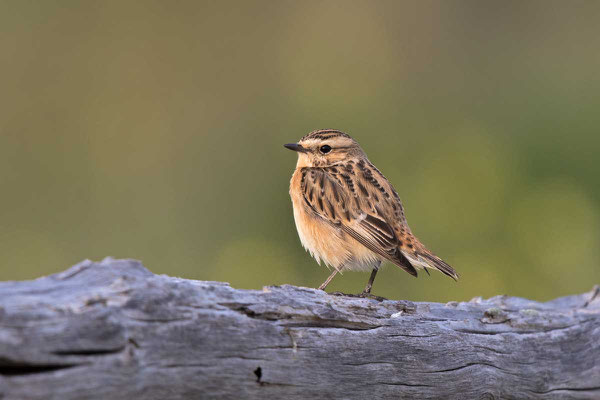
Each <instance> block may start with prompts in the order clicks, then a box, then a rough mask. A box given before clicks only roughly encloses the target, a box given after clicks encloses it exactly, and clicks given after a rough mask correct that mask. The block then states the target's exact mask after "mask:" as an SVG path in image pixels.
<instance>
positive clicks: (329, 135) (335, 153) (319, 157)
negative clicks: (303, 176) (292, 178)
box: [283, 129, 365, 168]
mask: <svg viewBox="0 0 600 400" xmlns="http://www.w3.org/2000/svg"><path fill="white" fill-rule="evenodd" d="M283 146H284V147H286V148H288V149H290V150H294V151H296V152H298V165H297V168H302V167H328V166H332V165H336V164H339V163H341V162H344V161H347V160H353V159H359V158H361V157H365V153H364V152H363V151H362V149H361V148H360V146H359V145H358V143H357V142H356V141H355V140H354V139H352V138H351V137H350V136H348V135H347V134H345V133H344V132H341V131H336V130H333V129H324V130H318V131H313V132H311V133H309V134H308V135H306V136H304V137H303V138H302V139H300V141H299V142H298V143H289V144H284V145H283Z"/></svg>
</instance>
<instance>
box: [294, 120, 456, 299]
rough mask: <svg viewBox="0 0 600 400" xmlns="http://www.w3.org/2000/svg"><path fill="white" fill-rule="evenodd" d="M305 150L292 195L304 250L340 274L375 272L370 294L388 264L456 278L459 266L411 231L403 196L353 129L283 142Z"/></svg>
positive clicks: (412, 271) (300, 151) (319, 132)
mask: <svg viewBox="0 0 600 400" xmlns="http://www.w3.org/2000/svg"><path fill="white" fill-rule="evenodd" d="M284 146H285V147H286V148H288V149H290V150H294V151H296V152H298V163H297V164H296V170H295V171H294V174H293V175H292V180H291V181H290V196H291V197H292V203H293V208H294V220H295V221H296V228H297V229H298V236H300V241H301V242H302V245H303V246H304V248H305V249H307V250H308V251H309V252H310V254H311V255H312V256H313V257H314V258H315V259H316V260H317V262H318V263H319V264H320V263H321V260H323V261H324V262H325V264H326V265H327V266H331V267H333V272H332V273H331V275H330V276H329V277H328V278H327V280H326V281H325V282H323V284H322V285H321V286H319V289H321V290H324V289H325V287H326V286H327V285H328V284H329V282H331V280H332V279H333V277H334V276H335V275H336V274H337V273H338V272H342V271H346V270H359V271H372V272H371V276H370V278H369V281H368V282H367V286H366V287H365V290H364V291H363V293H362V295H365V296H366V295H370V292H371V287H372V286H373V281H374V280H375V275H377V270H378V269H379V266H380V264H381V262H382V261H384V260H388V261H391V262H392V263H394V264H396V265H397V266H399V267H400V268H402V269H403V270H405V271H406V272H408V273H409V274H411V275H413V276H415V277H416V276H417V269H421V268H424V269H425V272H427V273H428V274H429V272H428V271H427V269H428V268H430V269H437V270H438V271H441V272H442V273H444V274H446V275H448V276H449V277H451V278H453V279H454V280H457V279H458V274H457V273H456V271H454V269H453V268H452V267H451V266H450V265H448V264H446V263H445V262H444V261H442V260H441V259H440V258H439V257H437V256H436V255H434V254H433V253H432V252H430V251H429V250H428V249H427V248H426V247H425V246H424V245H423V244H422V243H421V242H419V240H418V239H417V238H416V237H415V236H414V235H413V234H412V232H411V230H410V228H409V227H408V223H407V222H406V217H405V216H404V209H403V207H402V202H401V201H400V197H398V193H396V190H394V188H393V186H392V184H391V183H390V182H388V180H387V179H386V178H385V177H384V176H383V175H382V174H381V172H379V170H378V169H377V168H376V167H375V166H374V165H373V164H371V162H370V161H369V159H368V158H367V155H366V154H365V153H364V151H363V150H362V149H361V148H360V146H359V145H358V143H357V142H356V141H355V140H354V139H352V138H351V137H350V136H348V135H347V134H345V133H343V132H340V131H337V130H332V129H327V130H317V131H314V132H311V133H309V134H308V135H306V136H304V137H303V138H302V139H300V141H299V142H298V143H290V144H285V145H284Z"/></svg>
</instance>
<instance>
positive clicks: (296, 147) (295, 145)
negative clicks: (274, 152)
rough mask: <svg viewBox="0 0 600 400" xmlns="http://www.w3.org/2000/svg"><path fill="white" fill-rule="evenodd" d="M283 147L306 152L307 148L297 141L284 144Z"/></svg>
mask: <svg viewBox="0 0 600 400" xmlns="http://www.w3.org/2000/svg"><path fill="white" fill-rule="evenodd" d="M283 147H285V148H286V149H290V150H294V151H298V152H300V153H306V152H307V151H308V150H307V149H305V148H304V147H302V145H300V144H298V143H288V144H284V145H283Z"/></svg>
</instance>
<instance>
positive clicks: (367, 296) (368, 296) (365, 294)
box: [357, 291, 387, 301]
mask: <svg viewBox="0 0 600 400" xmlns="http://www.w3.org/2000/svg"><path fill="white" fill-rule="evenodd" d="M357 296H358V297H362V298H363V299H373V300H377V301H384V300H387V299H386V298H385V297H381V296H375V295H374V294H371V293H370V292H366V291H363V292H362V293H360V294H358V295H357Z"/></svg>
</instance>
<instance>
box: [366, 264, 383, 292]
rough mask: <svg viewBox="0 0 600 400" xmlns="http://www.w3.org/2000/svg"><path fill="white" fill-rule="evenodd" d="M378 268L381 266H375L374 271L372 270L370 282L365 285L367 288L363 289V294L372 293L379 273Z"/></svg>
mask: <svg viewBox="0 0 600 400" xmlns="http://www.w3.org/2000/svg"><path fill="white" fill-rule="evenodd" d="M378 270H379V266H377V267H375V268H373V271H371V276H370V277H369V282H367V286H365V290H363V292H362V294H364V295H368V294H371V288H372V287H373V282H374V281H375V275H377V271H378Z"/></svg>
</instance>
